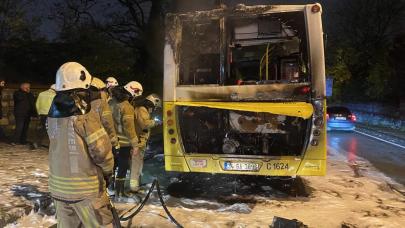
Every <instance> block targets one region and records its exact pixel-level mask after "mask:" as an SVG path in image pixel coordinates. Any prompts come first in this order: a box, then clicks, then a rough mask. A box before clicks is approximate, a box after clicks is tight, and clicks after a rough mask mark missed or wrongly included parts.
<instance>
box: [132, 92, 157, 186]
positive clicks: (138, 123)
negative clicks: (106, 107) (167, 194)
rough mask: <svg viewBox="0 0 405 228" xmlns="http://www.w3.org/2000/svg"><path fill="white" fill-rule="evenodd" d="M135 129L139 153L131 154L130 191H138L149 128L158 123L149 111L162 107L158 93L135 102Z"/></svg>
mask: <svg viewBox="0 0 405 228" xmlns="http://www.w3.org/2000/svg"><path fill="white" fill-rule="evenodd" d="M134 106H135V129H136V134H137V135H138V138H139V144H138V147H139V153H137V154H133V156H132V163H131V179H130V182H129V183H130V185H129V186H130V189H131V192H138V191H139V184H140V175H141V173H142V168H143V158H144V156H145V150H146V145H147V142H148V139H149V135H150V129H151V128H153V127H154V126H156V125H158V124H160V122H158V121H155V120H153V119H152V118H151V113H152V112H153V111H154V110H155V109H156V108H157V107H159V108H161V107H162V102H161V100H160V98H159V96H158V95H156V94H151V95H149V96H147V97H146V98H145V99H144V100H143V101H142V102H141V103H140V104H139V105H137V104H135V105H134Z"/></svg>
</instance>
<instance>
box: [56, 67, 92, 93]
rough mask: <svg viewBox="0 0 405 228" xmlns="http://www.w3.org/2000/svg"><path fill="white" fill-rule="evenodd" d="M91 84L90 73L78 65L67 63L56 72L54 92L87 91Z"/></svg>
mask: <svg viewBox="0 0 405 228" xmlns="http://www.w3.org/2000/svg"><path fill="white" fill-rule="evenodd" d="M90 83H91V75H90V73H89V72H88V71H87V70H86V68H84V66H82V65H81V64H79V63H76V62H67V63H65V64H63V65H62V66H61V67H60V68H59V69H58V72H56V84H55V90H56V91H66V90H71V89H80V88H81V89H88V88H89V87H90Z"/></svg>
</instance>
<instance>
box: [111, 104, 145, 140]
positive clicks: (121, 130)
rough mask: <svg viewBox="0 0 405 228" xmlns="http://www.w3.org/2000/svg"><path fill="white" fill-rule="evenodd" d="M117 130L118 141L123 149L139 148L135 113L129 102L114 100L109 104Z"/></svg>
mask: <svg viewBox="0 0 405 228" xmlns="http://www.w3.org/2000/svg"><path fill="white" fill-rule="evenodd" d="M109 105H110V107H111V110H112V115H113V119H114V124H115V129H116V130H117V135H118V141H119V144H120V146H121V147H133V148H135V147H139V145H138V136H137V134H136V130H135V119H134V115H135V111H134V108H133V107H132V105H131V104H130V103H129V102H128V101H127V100H125V101H121V102H120V101H118V100H117V99H116V98H112V99H111V100H110V102H109Z"/></svg>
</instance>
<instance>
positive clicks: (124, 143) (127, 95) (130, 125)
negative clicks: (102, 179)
mask: <svg viewBox="0 0 405 228" xmlns="http://www.w3.org/2000/svg"><path fill="white" fill-rule="evenodd" d="M142 92H143V89H142V85H141V84H140V83H138V82H136V81H132V82H129V83H128V84H126V85H125V86H124V87H121V86H119V87H115V88H114V89H113V90H112V99H111V100H110V103H109V104H110V107H111V110H112V112H113V118H114V123H115V129H116V130H117V134H118V140H119V143H120V149H119V153H118V164H117V165H118V170H117V176H116V178H115V197H116V198H117V200H119V199H120V197H127V195H126V194H125V189H124V185H125V178H126V175H127V171H128V168H129V164H130V160H131V155H136V154H138V153H139V142H138V136H137V134H136V130H135V119H134V115H135V111H134V108H133V107H132V105H131V104H130V103H129V101H130V100H132V99H133V98H135V97H139V96H141V95H142Z"/></svg>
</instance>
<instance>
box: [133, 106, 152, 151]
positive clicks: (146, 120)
mask: <svg viewBox="0 0 405 228" xmlns="http://www.w3.org/2000/svg"><path fill="white" fill-rule="evenodd" d="M154 126H155V121H154V120H152V119H151V117H150V113H149V112H148V110H147V109H146V108H145V107H144V106H139V107H135V129H136V133H137V135H138V138H139V148H142V149H145V148H146V144H147V142H148V139H149V136H150V129H151V128H152V127H154Z"/></svg>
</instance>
